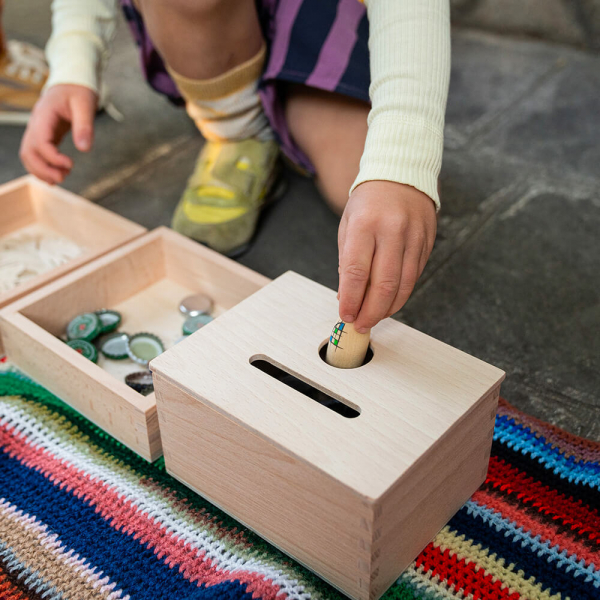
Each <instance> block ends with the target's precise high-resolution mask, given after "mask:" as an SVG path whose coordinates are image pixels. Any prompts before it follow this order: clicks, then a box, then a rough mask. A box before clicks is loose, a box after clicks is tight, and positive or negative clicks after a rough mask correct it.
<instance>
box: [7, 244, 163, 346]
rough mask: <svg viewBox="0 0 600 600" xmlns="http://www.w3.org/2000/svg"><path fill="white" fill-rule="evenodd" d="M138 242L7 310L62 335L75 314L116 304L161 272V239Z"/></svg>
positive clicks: (146, 285)
mask: <svg viewBox="0 0 600 600" xmlns="http://www.w3.org/2000/svg"><path fill="white" fill-rule="evenodd" d="M142 240H144V241H142ZM139 242H141V243H134V244H135V246H134V247H133V248H132V247H131V246H130V245H127V246H124V247H122V248H120V249H119V250H116V251H114V252H112V253H111V254H108V255H106V256H104V257H102V258H100V259H98V260H96V261H93V262H91V263H89V264H88V265H86V266H84V267H82V268H81V269H78V270H77V271H75V272H74V273H71V274H69V275H66V276H65V277H64V278H61V279H59V280H58V281H55V282H53V283H51V284H49V285H48V286H46V287H45V288H43V289H42V290H39V291H38V292H34V294H35V295H32V296H28V297H26V298H24V299H23V300H22V301H21V303H20V304H15V305H13V306H11V307H10V308H9V309H8V310H13V311H19V312H21V313H22V314H23V315H25V316H26V317H27V318H28V319H30V320H32V321H34V322H35V323H36V324H37V325H39V326H40V327H42V328H43V329H45V330H46V331H49V332H50V333H52V334H53V335H56V336H60V335H63V334H64V328H65V324H66V323H67V322H68V321H69V320H70V319H71V318H73V317H74V316H75V315H77V314H80V313H82V312H85V311H90V310H97V309H98V308H106V307H110V306H114V305H116V304H119V303H120V302H122V301H124V300H126V299H127V298H128V297H130V296H132V295H133V294H135V293H137V292H139V291H140V290H142V289H143V288H145V287H148V286H149V285H152V284H153V283H155V282H156V281H157V280H158V279H161V278H162V277H163V276H164V272H165V269H164V260H163V252H162V244H161V240H160V239H156V238H150V237H148V239H144V238H142V239H141V240H139Z"/></svg>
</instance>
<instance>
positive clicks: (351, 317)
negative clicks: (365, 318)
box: [342, 315, 354, 323]
mask: <svg viewBox="0 0 600 600" xmlns="http://www.w3.org/2000/svg"><path fill="white" fill-rule="evenodd" d="M342 321H344V323H353V322H354V315H344V316H343V317H342Z"/></svg>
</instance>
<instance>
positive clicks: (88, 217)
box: [0, 176, 146, 350]
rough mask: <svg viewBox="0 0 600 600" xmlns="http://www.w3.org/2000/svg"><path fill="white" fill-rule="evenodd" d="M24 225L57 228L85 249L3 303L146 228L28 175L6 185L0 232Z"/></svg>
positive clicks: (0, 189)
mask: <svg viewBox="0 0 600 600" xmlns="http://www.w3.org/2000/svg"><path fill="white" fill-rule="evenodd" d="M19 231H23V232H25V231H32V232H33V231H35V232H50V233H55V234H58V235H60V236H61V237H64V238H66V239H68V240H70V241H71V242H74V243H75V244H76V245H77V246H79V247H80V248H81V250H82V252H81V254H80V255H79V256H77V257H75V258H73V259H71V260H69V261H68V262H65V263H63V264H62V265H60V266H58V267H55V268H53V269H51V270H48V271H46V272H44V273H42V274H40V275H38V276H36V277H33V278H31V279H29V280H28V281H27V282H24V283H22V284H21V285H19V286H18V287H16V288H14V289H12V290H10V291H8V292H4V293H1V292H0V308H2V307H3V306H6V305H8V304H10V303H11V302H14V301H15V300H17V299H18V298H21V297H22V296H25V295H26V294H28V293H29V292H32V291H33V290H35V289H38V288H40V287H42V286H43V285H46V284H47V283H49V282H50V281H53V280H54V279H57V278H58V277H60V276H62V275H64V274H65V273H68V272H70V271H73V270H74V269H76V268H77V267H80V266H81V265H83V264H85V263H87V262H89V261H90V260H93V259H94V258H97V257H98V256H100V255H102V254H105V253H106V252H108V251H110V250H113V249H115V248H117V247H119V246H121V245H122V244H124V243H126V242H128V241H130V240H132V239H134V238H136V237H138V236H140V235H142V234H143V233H144V232H145V231H146V229H145V228H144V227H142V226H141V225H137V224H136V223H133V222H132V221H128V220H127V219H124V218H123V217H120V216H119V215H116V214H115V213H112V212H110V211H108V210H106V209H104V208H101V207H100V206H97V205H95V204H93V203H92V202H89V201H88V200H85V199H84V198H81V197H80V196H76V195H75V194H72V193H71V192H68V191H66V190H63V189H61V188H59V187H51V186H49V185H47V184H45V183H43V182H42V181H40V180H39V179H36V178H35V177H32V176H26V177H21V178H20V179H16V180H15V181H11V182H9V183H5V184H3V185H0V238H3V237H4V236H7V235H12V234H15V233H17V232H19ZM0 350H1V348H0Z"/></svg>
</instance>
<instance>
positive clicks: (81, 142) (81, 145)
mask: <svg viewBox="0 0 600 600" xmlns="http://www.w3.org/2000/svg"><path fill="white" fill-rule="evenodd" d="M77 149H78V150H81V151H82V152H87V151H88V150H89V149H90V138H89V137H88V136H87V135H82V136H80V137H79V138H77Z"/></svg>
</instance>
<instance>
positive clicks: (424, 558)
mask: <svg viewBox="0 0 600 600" xmlns="http://www.w3.org/2000/svg"><path fill="white" fill-rule="evenodd" d="M416 566H417V568H419V567H422V568H423V569H424V570H425V572H426V573H428V574H429V575H430V576H431V577H436V576H437V577H439V578H440V579H441V580H442V581H443V582H444V583H445V584H446V585H448V586H452V585H453V586H454V589H455V591H462V592H463V593H464V594H465V595H468V594H472V595H473V599H474V600H487V599H489V598H493V599H494V600H520V598H521V595H520V594H519V593H518V592H513V593H512V594H511V593H509V589H508V588H507V587H503V586H505V584H504V583H503V582H502V581H500V580H499V579H496V580H494V577H493V576H492V574H491V573H489V572H488V571H486V570H485V569H483V568H482V567H480V566H478V565H477V563H475V562H467V561H466V559H464V558H461V559H459V558H458V556H457V555H456V554H455V553H454V552H451V551H450V550H449V549H448V548H446V549H445V550H442V549H441V548H440V547H439V546H434V545H433V543H430V544H429V545H428V546H427V547H426V548H425V550H423V552H421V554H419V556H418V557H417V560H416Z"/></svg>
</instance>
